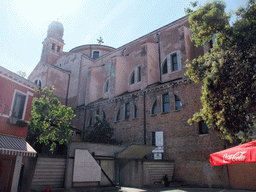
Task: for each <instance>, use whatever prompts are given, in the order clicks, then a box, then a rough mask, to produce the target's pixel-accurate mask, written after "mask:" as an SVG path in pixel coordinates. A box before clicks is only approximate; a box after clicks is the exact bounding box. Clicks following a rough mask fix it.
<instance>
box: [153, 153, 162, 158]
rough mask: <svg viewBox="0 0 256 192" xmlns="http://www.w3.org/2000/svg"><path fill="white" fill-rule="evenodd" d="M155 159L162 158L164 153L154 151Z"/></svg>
mask: <svg viewBox="0 0 256 192" xmlns="http://www.w3.org/2000/svg"><path fill="white" fill-rule="evenodd" d="M154 159H162V153H154Z"/></svg>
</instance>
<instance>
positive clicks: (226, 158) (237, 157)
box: [223, 151, 247, 163]
mask: <svg viewBox="0 0 256 192" xmlns="http://www.w3.org/2000/svg"><path fill="white" fill-rule="evenodd" d="M246 152H247V151H239V152H237V153H235V154H233V155H228V154H225V155H223V163H231V162H236V161H240V162H241V161H245V158H246V156H244V154H245V153H246Z"/></svg>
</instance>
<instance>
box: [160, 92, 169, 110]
mask: <svg viewBox="0 0 256 192" xmlns="http://www.w3.org/2000/svg"><path fill="white" fill-rule="evenodd" d="M162 101H163V112H169V111H170V107H169V93H165V94H163V95H162Z"/></svg>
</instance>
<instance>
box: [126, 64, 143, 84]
mask: <svg viewBox="0 0 256 192" xmlns="http://www.w3.org/2000/svg"><path fill="white" fill-rule="evenodd" d="M139 68H140V81H139ZM133 73H134V83H133V84H132V83H131V79H132V74H133ZM141 81H142V66H141V65H138V66H136V67H134V68H133V70H132V71H131V73H130V75H129V86H131V85H135V84H138V83H140V82H141Z"/></svg>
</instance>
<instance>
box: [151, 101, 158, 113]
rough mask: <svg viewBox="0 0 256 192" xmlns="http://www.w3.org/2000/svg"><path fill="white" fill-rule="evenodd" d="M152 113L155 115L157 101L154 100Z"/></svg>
mask: <svg viewBox="0 0 256 192" xmlns="http://www.w3.org/2000/svg"><path fill="white" fill-rule="evenodd" d="M151 113H152V115H156V114H157V102H156V101H155V102H154V104H153V106H152V112H151Z"/></svg>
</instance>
